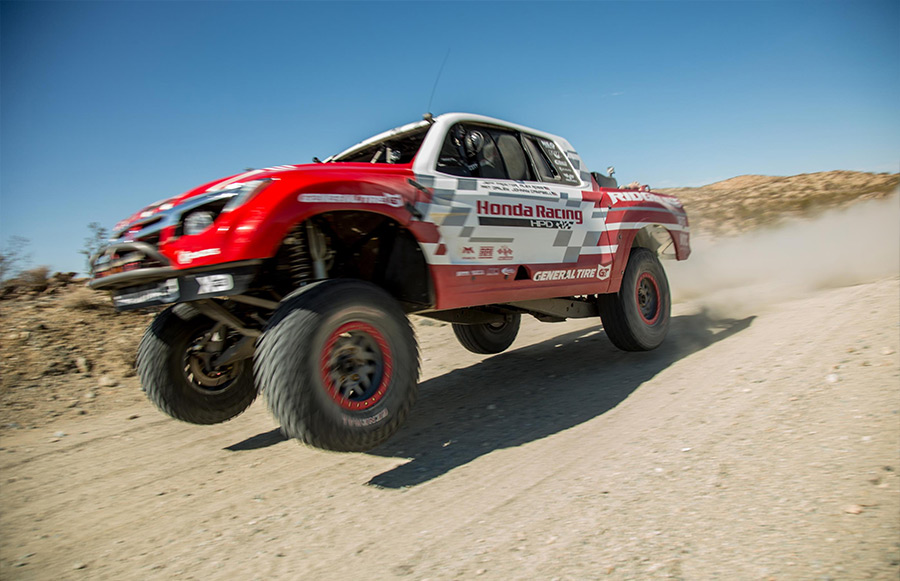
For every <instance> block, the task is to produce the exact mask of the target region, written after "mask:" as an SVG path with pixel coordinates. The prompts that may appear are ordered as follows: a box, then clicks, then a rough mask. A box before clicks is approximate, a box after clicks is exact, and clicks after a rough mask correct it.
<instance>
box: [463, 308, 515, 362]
mask: <svg viewBox="0 0 900 581" xmlns="http://www.w3.org/2000/svg"><path fill="white" fill-rule="evenodd" d="M521 322H522V315H520V314H519V313H510V314H508V315H506V316H505V317H504V318H503V320H502V321H500V322H497V323H479V324H477V325H460V324H458V323H453V333H454V334H455V335H456V338H457V339H459V342H460V344H461V345H462V346H463V347H465V348H466V349H468V350H469V351H471V352H472V353H479V354H484V355H491V354H494V353H501V352H503V351H506V349H507V348H508V347H509V346H510V345H512V344H513V341H515V340H516V335H518V334H519V325H520V324H521Z"/></svg>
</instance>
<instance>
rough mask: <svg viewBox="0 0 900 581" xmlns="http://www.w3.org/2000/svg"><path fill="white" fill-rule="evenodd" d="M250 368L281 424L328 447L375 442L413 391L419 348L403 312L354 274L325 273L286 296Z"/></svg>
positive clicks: (392, 428) (392, 427)
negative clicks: (327, 277)
mask: <svg viewBox="0 0 900 581" xmlns="http://www.w3.org/2000/svg"><path fill="white" fill-rule="evenodd" d="M254 369H255V374H256V379H257V383H258V385H259V386H260V388H261V390H262V392H263V393H265V396H266V401H267V402H268V404H269V410H270V411H271V412H272V414H273V415H274V416H275V419H276V420H277V421H278V422H279V423H280V424H281V429H282V431H283V432H284V433H285V434H286V435H287V436H288V437H291V438H297V439H298V440H300V441H302V442H304V443H306V444H308V445H310V446H315V447H317V448H324V449H327V450H337V451H344V452H353V451H363V450H368V449H371V448H374V447H375V446H377V445H378V444H381V443H382V442H384V441H385V440H387V439H388V438H389V437H390V436H391V435H392V434H393V433H394V432H396V431H397V429H398V428H399V427H400V425H401V424H402V423H403V421H404V419H406V415H407V414H408V413H409V410H410V408H411V407H412V404H413V403H414V402H415V399H416V395H417V393H418V378H419V354H418V350H417V346H416V338H415V335H414V334H413V330H412V327H411V326H410V324H409V320H408V319H407V318H406V314H405V313H404V312H403V309H402V308H401V307H400V305H399V303H397V301H395V300H394V299H393V298H392V297H391V296H390V295H389V294H387V293H386V292H385V291H384V290H382V289H381V288H379V287H377V286H375V285H373V284H370V283H368V282H364V281H359V280H349V279H344V280H340V279H338V280H326V281H322V282H320V283H316V284H315V285H313V286H311V287H308V288H304V289H303V290H302V291H300V292H299V293H297V294H294V295H289V296H288V297H287V298H285V299H284V300H283V301H282V303H281V305H280V306H279V307H278V309H277V310H276V311H275V314H274V315H273V317H272V318H271V319H270V320H269V323H268V325H267V327H266V330H265V332H264V333H263V336H262V339H261V340H260V344H259V348H258V349H257V351H256V356H255V363H254Z"/></svg>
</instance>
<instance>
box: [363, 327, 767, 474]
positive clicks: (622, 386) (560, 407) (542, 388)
mask: <svg viewBox="0 0 900 581" xmlns="http://www.w3.org/2000/svg"><path fill="white" fill-rule="evenodd" d="M754 318H755V317H748V318H745V319H741V320H734V319H725V320H721V319H720V320H713V319H711V318H710V317H708V316H707V315H706V314H704V313H700V314H697V315H686V316H679V317H674V318H673V319H672V322H671V326H670V329H669V336H668V337H667V339H666V341H665V343H664V344H663V345H662V346H660V347H659V348H658V349H656V350H654V351H651V352H644V353H626V352H622V351H619V350H618V349H616V348H615V347H614V346H613V345H612V344H611V343H610V342H609V340H608V339H607V338H606V337H605V336H604V335H603V333H602V332H596V331H593V330H590V329H587V330H583V331H579V332H574V333H567V334H565V335H560V336H558V337H556V338H554V339H551V340H548V341H544V342H542V343H537V344H534V345H529V346H527V347H523V348H521V349H516V350H514V351H508V352H506V353H502V354H500V355H495V356H493V357H491V358H489V359H485V360H484V361H482V362H480V363H477V364H475V365H472V366H470V367H467V368H464V369H456V370H454V371H451V372H450V373H446V374H444V375H441V376H440V377H435V378H432V379H429V380H428V381H425V382H423V383H422V384H420V387H419V389H420V391H419V401H418V402H417V404H416V406H415V407H414V409H413V412H412V413H411V415H410V418H409V420H408V421H407V423H406V425H405V426H404V427H403V428H401V429H400V431H398V432H397V434H396V435H394V437H393V438H391V440H389V441H388V442H387V443H385V444H383V445H382V446H380V447H378V448H375V449H374V450H372V451H370V452H369V453H370V454H376V455H379V456H388V457H393V458H398V457H399V458H411V460H410V461H409V462H407V463H406V464H403V465H402V466H398V467H397V468H394V469H392V470H389V471H387V472H384V473H381V474H378V475H377V476H374V477H373V478H372V479H371V480H369V482H368V484H369V485H372V486H378V487H381V488H392V489H396V488H404V487H410V486H416V485H418V484H422V483H423V482H427V481H429V480H431V479H433V478H436V477H438V476H440V475H442V474H445V473H446V472H448V471H450V470H452V469H454V468H456V467H458V466H461V465H463V464H466V463H468V462H471V461H472V460H474V459H476V458H478V457H479V456H483V455H485V454H489V453H490V452H493V451H494V450H498V449H502V448H509V447H513V446H519V445H522V444H525V443H528V442H531V441H534V440H539V439H541V438H545V437H547V436H550V435H552V434H555V433H557V432H561V431H563V430H566V429H568V428H571V427H574V426H576V425H578V424H581V423H583V422H586V421H588V420H591V419H593V418H596V417H598V416H600V415H602V414H604V413H606V412H607V411H609V410H611V409H613V408H614V407H616V406H617V405H618V404H619V403H620V402H622V401H623V400H624V399H625V398H627V397H628V396H629V395H630V394H631V393H632V392H634V391H635V390H637V389H638V388H639V387H640V386H641V385H642V384H643V383H644V382H646V381H648V380H649V379H651V378H653V377H654V376H655V375H657V374H658V373H660V372H661V371H663V370H664V369H666V368H667V367H669V366H670V365H672V364H673V363H675V362H676V361H678V360H680V359H683V358H685V357H687V356H689V355H691V354H693V353H696V352H698V351H700V350H702V349H705V348H707V347H709V346H710V345H712V344H714V343H717V342H718V341H721V340H723V339H726V338H728V337H730V336H732V335H734V334H736V333H739V332H741V331H743V330H744V329H746V328H748V327H749V326H750V324H751V323H752V322H753V319H754Z"/></svg>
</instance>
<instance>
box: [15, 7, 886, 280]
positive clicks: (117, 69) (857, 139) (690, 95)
mask: <svg viewBox="0 0 900 581" xmlns="http://www.w3.org/2000/svg"><path fill="white" fill-rule="evenodd" d="M898 30H900V2H898V1H896V0H895V1H892V2H865V1H854V2H823V1H818V2H627V3H626V2H593V3H590V2H576V3H566V2H552V3H543V2H528V3H524V2H497V3H488V2H480V3H475V2H454V3H444V2H420V3H416V2H400V3H380V2H367V3H340V2H331V3H325V2H272V3H269V2H227V3H226V2H222V3H218V2H147V3H144V2H79V1H67V2H5V1H4V2H2V4H0V240H2V241H3V242H4V243H5V242H6V241H7V240H8V238H9V237H10V236H14V235H17V236H24V237H27V238H28V239H30V241H31V244H30V251H31V254H32V264H33V265H49V266H50V267H51V268H53V269H56V270H64V271H70V270H71V271H78V270H83V262H84V261H83V258H82V257H81V256H80V255H79V254H78V250H79V249H80V248H82V246H83V239H84V238H85V237H86V236H87V235H88V229H87V224H88V223H90V222H100V223H101V224H103V225H104V226H106V227H110V226H111V225H112V224H114V223H115V222H116V221H118V220H119V219H121V218H123V217H125V216H126V215H129V214H131V213H132V212H134V211H135V210H137V209H139V208H140V207H142V206H143V205H146V204H148V203H150V202H153V201H155V200H158V199H161V198H165V197H169V196H172V195H175V194H178V193H181V192H183V191H186V190H188V189H190V188H192V187H194V186H196V185H199V184H201V183H204V182H206V181H209V180H212V179H215V178H218V177H222V176H225V175H230V174H233V173H237V172H240V171H242V170H243V169H245V168H248V167H264V166H268V165H276V164H284V163H304V162H307V161H309V160H310V159H311V158H312V156H314V155H317V156H320V157H324V156H327V155H329V154H332V153H335V152H337V151H339V150H341V149H343V148H344V147H346V146H349V145H352V144H353V143H356V142H357V141H359V140H361V139H363V138H365V137H368V136H370V135H372V134H374V133H377V132H380V131H382V130H384V129H388V128H390V127H393V126H396V125H400V124H403V123H406V122H409V121H413V120H416V119H419V118H420V117H421V115H422V113H423V112H425V110H426V107H427V106H428V99H429V96H430V95H431V91H432V87H433V86H434V82H435V77H436V74H437V70H438V68H439V67H440V64H441V62H442V60H443V59H444V56H445V54H446V53H447V50H448V49H449V50H450V55H449V58H448V60H447V63H446V66H445V68H444V71H443V75H442V76H441V78H440V80H439V82H438V85H437V90H436V92H435V95H434V100H433V102H432V105H431V110H432V111H433V112H434V113H435V114H438V113H444V112H450V111H468V112H474V113H481V114H485V115H490V116H493V117H499V118H502V119H507V120H510V121H514V122H517V123H521V124H524V125H528V126H531V127H535V128H538V129H542V130H545V131H549V132H551V133H556V134H559V135H562V136H564V137H566V138H567V139H568V140H569V141H570V142H571V143H572V144H573V145H574V146H575V147H576V149H578V151H579V153H580V154H581V156H582V157H583V158H584V160H585V161H586V163H587V164H588V165H589V166H590V167H591V169H593V170H598V171H599V170H603V169H604V168H605V167H606V166H607V165H615V166H616V168H617V176H618V177H619V179H620V181H632V180H639V181H641V182H642V183H649V184H650V185H652V186H656V187H668V186H690V185H702V184H705V183H711V182H714V181H717V180H720V179H726V178H729V177H733V176H736V175H742V174H767V175H792V174H796V173H808V172H814V171H823V170H832V169H853V170H865V171H878V172H885V171H888V172H897V171H900V107H898V103H900V33H898Z"/></svg>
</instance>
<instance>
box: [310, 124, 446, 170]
mask: <svg viewBox="0 0 900 581" xmlns="http://www.w3.org/2000/svg"><path fill="white" fill-rule="evenodd" d="M430 127H431V125H425V126H420V127H416V128H415V129H412V130H409V131H404V132H402V133H398V132H390V133H393V135H387V136H385V137H383V138H381V139H378V137H380V136H376V137H373V138H372V140H371V142H369V141H370V140H367V141H363V142H362V143H360V144H359V145H357V146H355V147H351V148H350V149H348V150H347V151H345V152H343V153H340V154H338V155H336V156H334V157H333V158H331V159H329V160H327V161H328V162H331V163H334V162H345V163H398V164H405V163H410V162H412V160H413V158H414V157H415V156H416V153H418V152H419V148H420V147H421V146H422V142H423V141H424V140H425V134H426V133H428V129H429V128H430Z"/></svg>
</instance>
